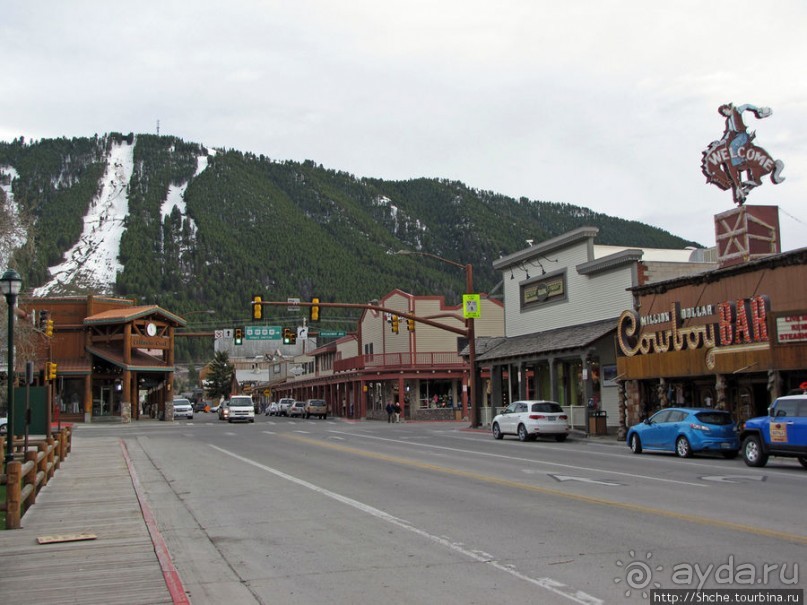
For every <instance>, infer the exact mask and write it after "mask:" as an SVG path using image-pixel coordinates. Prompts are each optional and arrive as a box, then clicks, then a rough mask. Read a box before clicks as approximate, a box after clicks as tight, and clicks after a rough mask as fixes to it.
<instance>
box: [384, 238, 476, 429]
mask: <svg viewBox="0 0 807 605" xmlns="http://www.w3.org/2000/svg"><path fill="white" fill-rule="evenodd" d="M397 254H404V255H412V256H428V257H429V258H433V259H436V260H439V261H441V262H444V263H447V264H449V265H454V266H455V267H459V268H460V269H463V270H464V271H465V293H466V294H473V293H474V267H473V265H472V264H470V263H468V264H465V265H463V264H461V263H458V262H455V261H453V260H449V259H447V258H443V257H442V256H437V255H436V254H432V253H431V252H416V251H411V250H399V251H398V252H397ZM465 327H466V333H467V337H468V363H469V365H470V366H471V367H470V372H469V375H468V399H469V400H470V407H471V428H476V427H478V426H479V425H480V419H479V400H478V398H477V394H476V333H475V326H474V318H473V317H469V318H468V319H466V320H465Z"/></svg>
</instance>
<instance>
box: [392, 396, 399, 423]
mask: <svg viewBox="0 0 807 605" xmlns="http://www.w3.org/2000/svg"><path fill="white" fill-rule="evenodd" d="M393 410H394V411H395V422H396V423H398V422H400V421H401V404H400V403H398V402H397V401H396V402H395V405H394V406H393Z"/></svg>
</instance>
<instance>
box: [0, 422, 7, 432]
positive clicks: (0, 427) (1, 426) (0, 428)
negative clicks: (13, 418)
mask: <svg viewBox="0 0 807 605" xmlns="http://www.w3.org/2000/svg"><path fill="white" fill-rule="evenodd" d="M6 433H8V418H0V435H5V434H6Z"/></svg>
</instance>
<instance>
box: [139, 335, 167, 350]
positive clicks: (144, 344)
mask: <svg viewBox="0 0 807 605" xmlns="http://www.w3.org/2000/svg"><path fill="white" fill-rule="evenodd" d="M170 346H171V341H170V340H169V339H168V338H163V337H162V336H140V335H132V348H134V349H168V348H170Z"/></svg>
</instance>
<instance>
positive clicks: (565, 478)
mask: <svg viewBox="0 0 807 605" xmlns="http://www.w3.org/2000/svg"><path fill="white" fill-rule="evenodd" d="M548 474H549V476H550V477H552V478H553V479H555V480H557V481H560V482H561V483H563V482H564V481H581V482H582V483H596V484H597V485H611V486H620V485H622V484H621V483H614V482H612V481H600V480H599V479H589V478H588V477H574V476H572V475H553V474H552V473H548Z"/></svg>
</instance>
